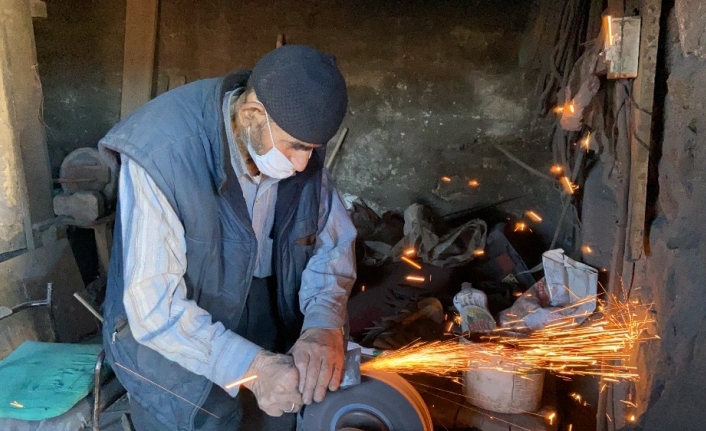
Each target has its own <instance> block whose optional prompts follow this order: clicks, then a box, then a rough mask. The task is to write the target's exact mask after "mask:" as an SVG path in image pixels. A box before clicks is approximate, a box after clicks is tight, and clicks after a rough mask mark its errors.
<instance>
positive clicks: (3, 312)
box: [0, 283, 52, 320]
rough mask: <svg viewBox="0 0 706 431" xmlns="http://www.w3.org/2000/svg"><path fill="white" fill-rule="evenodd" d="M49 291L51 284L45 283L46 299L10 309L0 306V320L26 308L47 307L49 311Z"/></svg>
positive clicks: (24, 303)
mask: <svg viewBox="0 0 706 431" xmlns="http://www.w3.org/2000/svg"><path fill="white" fill-rule="evenodd" d="M51 290H52V283H47V297H46V299H41V300H37V301H28V302H23V303H22V304H18V305H15V306H14V307H12V308H9V307H2V306H0V320H2V319H4V318H6V317H10V316H11V315H13V314H15V313H17V312H18V311H22V310H25V309H27V308H34V307H44V306H47V307H49V309H51Z"/></svg>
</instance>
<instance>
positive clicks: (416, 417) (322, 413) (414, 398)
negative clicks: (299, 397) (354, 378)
mask: <svg viewBox="0 0 706 431" xmlns="http://www.w3.org/2000/svg"><path fill="white" fill-rule="evenodd" d="M301 429H302V431H343V430H365V431H432V430H433V425H432V420H431V415H430V414H429V409H427V406H426V404H425V403H424V400H423V399H422V397H421V395H419V392H417V391H416V390H415V389H414V387H413V386H412V385H411V384H410V383H409V382H407V381H406V380H405V379H403V378H402V377H401V376H399V375H398V374H394V373H383V372H380V371H364V372H363V373H362V377H361V382H360V384H358V385H355V386H350V387H348V388H346V389H341V390H339V391H336V392H330V393H328V394H327V395H326V397H325V398H324V400H323V401H322V402H320V403H316V404H312V405H309V406H306V407H305V408H304V410H303V412H302V428H301Z"/></svg>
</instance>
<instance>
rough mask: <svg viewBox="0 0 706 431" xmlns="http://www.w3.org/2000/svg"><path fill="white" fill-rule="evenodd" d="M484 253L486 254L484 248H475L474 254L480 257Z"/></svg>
mask: <svg viewBox="0 0 706 431" xmlns="http://www.w3.org/2000/svg"><path fill="white" fill-rule="evenodd" d="M483 255H485V250H483V249H482V248H479V249H476V250H473V256H476V257H479V256H483Z"/></svg>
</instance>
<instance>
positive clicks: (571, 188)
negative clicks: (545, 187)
mask: <svg viewBox="0 0 706 431" xmlns="http://www.w3.org/2000/svg"><path fill="white" fill-rule="evenodd" d="M561 185H562V186H563V187H564V190H566V193H568V194H570V195H573V194H574V192H575V191H576V190H577V189H578V188H579V186H577V185H575V184H574V183H572V182H571V180H570V179H569V177H567V176H566V175H565V176H563V177H561Z"/></svg>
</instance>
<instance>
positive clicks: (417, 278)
mask: <svg viewBox="0 0 706 431" xmlns="http://www.w3.org/2000/svg"><path fill="white" fill-rule="evenodd" d="M404 279H405V280H407V281H415V282H417V283H421V282H423V281H426V278H424V277H421V276H419V275H408V276H407V277H405V278H404Z"/></svg>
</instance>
